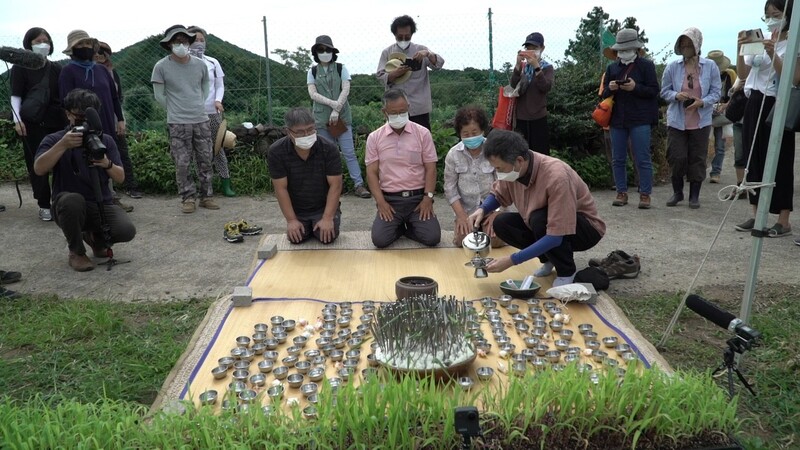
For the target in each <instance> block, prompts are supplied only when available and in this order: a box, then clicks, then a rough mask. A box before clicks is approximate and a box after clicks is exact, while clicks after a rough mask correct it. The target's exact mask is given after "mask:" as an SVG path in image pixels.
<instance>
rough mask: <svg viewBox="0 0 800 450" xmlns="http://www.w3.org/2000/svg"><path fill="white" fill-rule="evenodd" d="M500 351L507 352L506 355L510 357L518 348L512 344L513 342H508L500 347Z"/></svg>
mask: <svg viewBox="0 0 800 450" xmlns="http://www.w3.org/2000/svg"><path fill="white" fill-rule="evenodd" d="M500 350H501V351H505V352H506V353H508V354H509V355H510V354H512V353H514V351H516V350H517V346H516V345H514V344H512V343H511V342H506V343H505V344H502V345H501V346H500Z"/></svg>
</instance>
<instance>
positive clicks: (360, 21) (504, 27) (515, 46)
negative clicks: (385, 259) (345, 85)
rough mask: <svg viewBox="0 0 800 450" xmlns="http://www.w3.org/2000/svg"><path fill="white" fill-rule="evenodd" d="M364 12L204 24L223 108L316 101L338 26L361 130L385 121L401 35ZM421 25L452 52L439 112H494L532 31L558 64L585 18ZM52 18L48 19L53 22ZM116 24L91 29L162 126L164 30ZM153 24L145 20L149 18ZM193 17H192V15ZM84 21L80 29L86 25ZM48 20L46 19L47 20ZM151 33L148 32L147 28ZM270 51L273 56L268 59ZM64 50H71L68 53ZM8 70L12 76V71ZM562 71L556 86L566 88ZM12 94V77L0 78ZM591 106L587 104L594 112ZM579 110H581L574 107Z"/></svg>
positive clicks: (149, 117) (429, 21) (422, 35)
mask: <svg viewBox="0 0 800 450" xmlns="http://www.w3.org/2000/svg"><path fill="white" fill-rule="evenodd" d="M366 17H368V16H365V15H364V14H352V15H350V14H348V15H346V16H343V17H342V18H341V19H340V20H337V22H335V23H326V24H322V25H320V24H313V23H312V24H311V25H309V26H298V24H295V23H291V21H290V20H281V19H280V18H277V17H276V18H271V17H267V18H266V21H265V20H264V18H263V17H257V16H256V17H252V18H249V19H247V20H242V21H238V22H236V23H234V22H227V21H219V22H216V23H203V24H197V25H200V26H202V27H203V28H205V29H206V30H207V31H208V32H209V33H210V36H209V39H208V47H207V50H206V54H207V55H209V56H213V57H215V58H217V59H218V60H219V61H220V64H221V66H222V68H223V70H224V71H225V98H224V101H223V104H224V106H225V110H226V112H225V114H226V116H227V118H228V121H229V123H241V122H252V123H254V124H257V123H264V124H274V125H276V126H280V125H281V124H282V121H283V113H284V112H285V110H286V109H287V108H289V107H293V106H309V105H310V104H311V100H310V98H309V96H308V92H307V84H306V74H307V70H308V68H309V67H310V66H311V65H312V64H313V61H312V59H311V54H310V51H309V49H310V47H311V46H312V44H313V43H314V39H315V37H316V36H318V35H320V34H327V35H330V36H331V37H332V39H333V43H334V45H335V46H336V47H337V48H338V49H339V50H340V53H339V57H338V62H341V63H343V64H345V66H346V67H347V68H348V70H349V72H350V73H351V75H352V77H353V79H352V83H351V94H350V104H351V106H352V107H353V110H354V126H355V129H356V130H361V131H364V130H367V129H369V128H371V127H374V126H376V124H380V123H381V122H382V116H381V113H380V107H379V106H378V105H377V104H376V102H379V101H380V98H381V95H382V93H383V90H384V88H383V86H382V85H381V84H380V82H379V81H378V80H377V79H376V78H375V76H374V74H375V72H376V71H377V69H378V60H379V57H380V53H381V51H382V50H383V49H384V48H386V47H388V46H389V45H391V44H392V43H393V42H394V37H393V36H392V34H391V32H390V30H389V25H390V23H391V18H387V19H385V20H384V21H379V20H375V19H374V18H369V20H365V18H366ZM414 19H415V20H416V22H417V26H418V29H417V33H416V34H415V35H414V37H413V41H414V42H417V43H419V44H422V45H425V46H427V47H429V48H430V49H431V50H432V51H434V52H436V53H437V54H439V55H441V57H442V58H444V59H445V65H444V68H443V70H440V71H436V72H434V73H432V74H431V89H432V99H433V105H434V112H433V119H434V121H444V120H447V119H450V118H452V116H453V114H454V112H455V109H457V108H458V107H459V106H462V105H464V104H468V103H478V104H481V105H483V106H484V107H485V108H486V109H487V110H489V112H492V111H493V109H494V106H495V103H496V97H497V85H500V84H505V83H507V82H508V78H509V77H510V71H511V64H513V63H514V58H515V56H516V52H517V51H518V50H519V49H520V48H521V46H522V43H523V42H524V40H525V36H527V35H528V34H529V33H531V32H533V31H539V32H541V33H542V34H543V35H544V37H545V47H546V48H545V52H544V55H543V57H544V58H545V59H547V60H548V61H550V62H551V63H554V64H556V65H557V66H558V65H559V63H560V62H562V61H563V60H564V52H565V50H566V49H567V48H568V46H569V45H570V41H571V40H573V39H575V36H576V30H577V29H578V27H579V25H580V23H581V19H582V18H581V17H563V18H555V19H552V18H551V19H547V20H543V21H536V24H535V26H532V25H530V22H528V21H526V20H521V18H520V17H518V16H517V15H515V14H509V13H505V14H494V13H491V10H484V11H477V10H476V11H473V12H469V13H459V14H450V15H444V16H443V15H427V16H426V15H419V16H414ZM45 25H46V24H45ZM125 25H126V24H125V22H117V23H115V28H113V29H111V28H106V29H103V28H102V27H93V26H89V25H87V26H86V27H85V28H86V29H87V31H88V32H89V33H90V35H92V36H93V37H96V38H98V39H100V40H101V41H105V42H108V43H109V44H110V45H111V47H112V50H113V51H114V54H113V56H112V61H113V63H114V66H115V68H116V69H117V71H118V73H119V75H120V78H121V82H122V89H123V111H124V114H125V118H126V120H127V121H128V127H129V128H130V129H131V130H133V131H137V130H163V129H164V128H165V116H166V113H165V111H164V110H163V109H162V108H161V107H160V106H158V105H157V104H156V103H155V100H154V98H153V93H152V87H151V84H150V75H151V73H152V68H153V65H154V64H155V63H156V62H157V61H158V60H159V59H160V58H163V57H164V56H166V54H167V52H166V51H165V50H164V49H162V48H161V47H160V46H159V45H158V41H159V40H160V38H161V34H160V33H162V32H163V30H159V29H147V28H146V24H139V23H129V24H128V26H127V27H126V26H125ZM142 25H145V26H142ZM186 25H190V24H186ZM78 27H79V26H76V27H75V28H78ZM45 28H47V26H45ZM48 31H50V32H51V35H52V36H53V40H54V44H55V45H54V46H55V48H54V52H53V55H52V56H51V59H52V60H61V62H62V63H67V62H68V60H66V57H65V56H64V55H62V54H61V51H62V50H63V49H64V47H65V46H66V34H67V33H68V32H69V31H70V30H69V29H66V28H64V29H63V30H62V29H58V30H51V29H48ZM601 31H602V30H600V29H598V32H597V35H596V36H591V35H590V36H584V37H583V40H584V44H587V43H588V45H589V46H590V47H594V48H596V54H595V56H596V58H594V59H593V61H592V62H590V63H588V64H589V65H592V66H594V67H593V68H592V70H593V72H594V73H596V79H593V80H585V81H587V82H591V83H593V84H594V86H595V88H596V85H597V82H598V81H599V77H600V72H601V71H602V69H603V68H604V66H605V64H606V63H607V61H604V60H603V59H602V56H601V54H602V53H601V50H602V48H601V47H602V44H601V41H600V36H601V34H600V33H601ZM145 34H149V36H145ZM0 45H5V46H11V47H21V46H22V36H21V35H20V36H9V35H6V36H0ZM265 55H266V56H268V57H269V62H267V59H266V58H265ZM62 57H63V59H62ZM0 78H3V79H7V78H8V75H7V74H6V75H2V76H0ZM562 87H563V86H560V82H559V79H558V77H556V81H555V88H554V90H558V89H560V88H562ZM0 89H2V90H3V91H4V92H3V94H4V95H6V97H5V98H8V96H7V94H8V84H7V83H0ZM9 109H10V106H9V103H8V102H7V101H6V102H3V103H2V106H0V115H1V116H2V117H8V111H9ZM590 112H591V111H583V112H580V113H582V114H583V113H585V116H586V118H588V114H589V113H590ZM575 113H576V114H577V113H579V112H578V111H576V112H575Z"/></svg>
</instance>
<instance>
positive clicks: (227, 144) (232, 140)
mask: <svg viewBox="0 0 800 450" xmlns="http://www.w3.org/2000/svg"><path fill="white" fill-rule="evenodd" d="M234 147H236V135H235V134H234V133H233V131H231V130H226V131H225V139H224V140H223V141H222V148H227V149H229V150H230V149H232V148H234Z"/></svg>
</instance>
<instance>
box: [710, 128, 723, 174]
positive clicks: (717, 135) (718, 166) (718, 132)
mask: <svg viewBox="0 0 800 450" xmlns="http://www.w3.org/2000/svg"><path fill="white" fill-rule="evenodd" d="M724 160H725V138H724V137H722V127H715V128H714V159H712V160H711V175H719V174H720V173H722V161H724Z"/></svg>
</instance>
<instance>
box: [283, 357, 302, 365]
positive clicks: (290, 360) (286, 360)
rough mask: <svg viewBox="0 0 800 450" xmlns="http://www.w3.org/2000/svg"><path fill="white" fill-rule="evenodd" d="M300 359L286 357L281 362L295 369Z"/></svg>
mask: <svg viewBox="0 0 800 450" xmlns="http://www.w3.org/2000/svg"><path fill="white" fill-rule="evenodd" d="M299 359H300V358H298V357H297V356H286V357H284V358H283V359H281V362H282V363H283V365H284V366H286V367H294V365H295V364H297V361H298V360H299Z"/></svg>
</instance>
